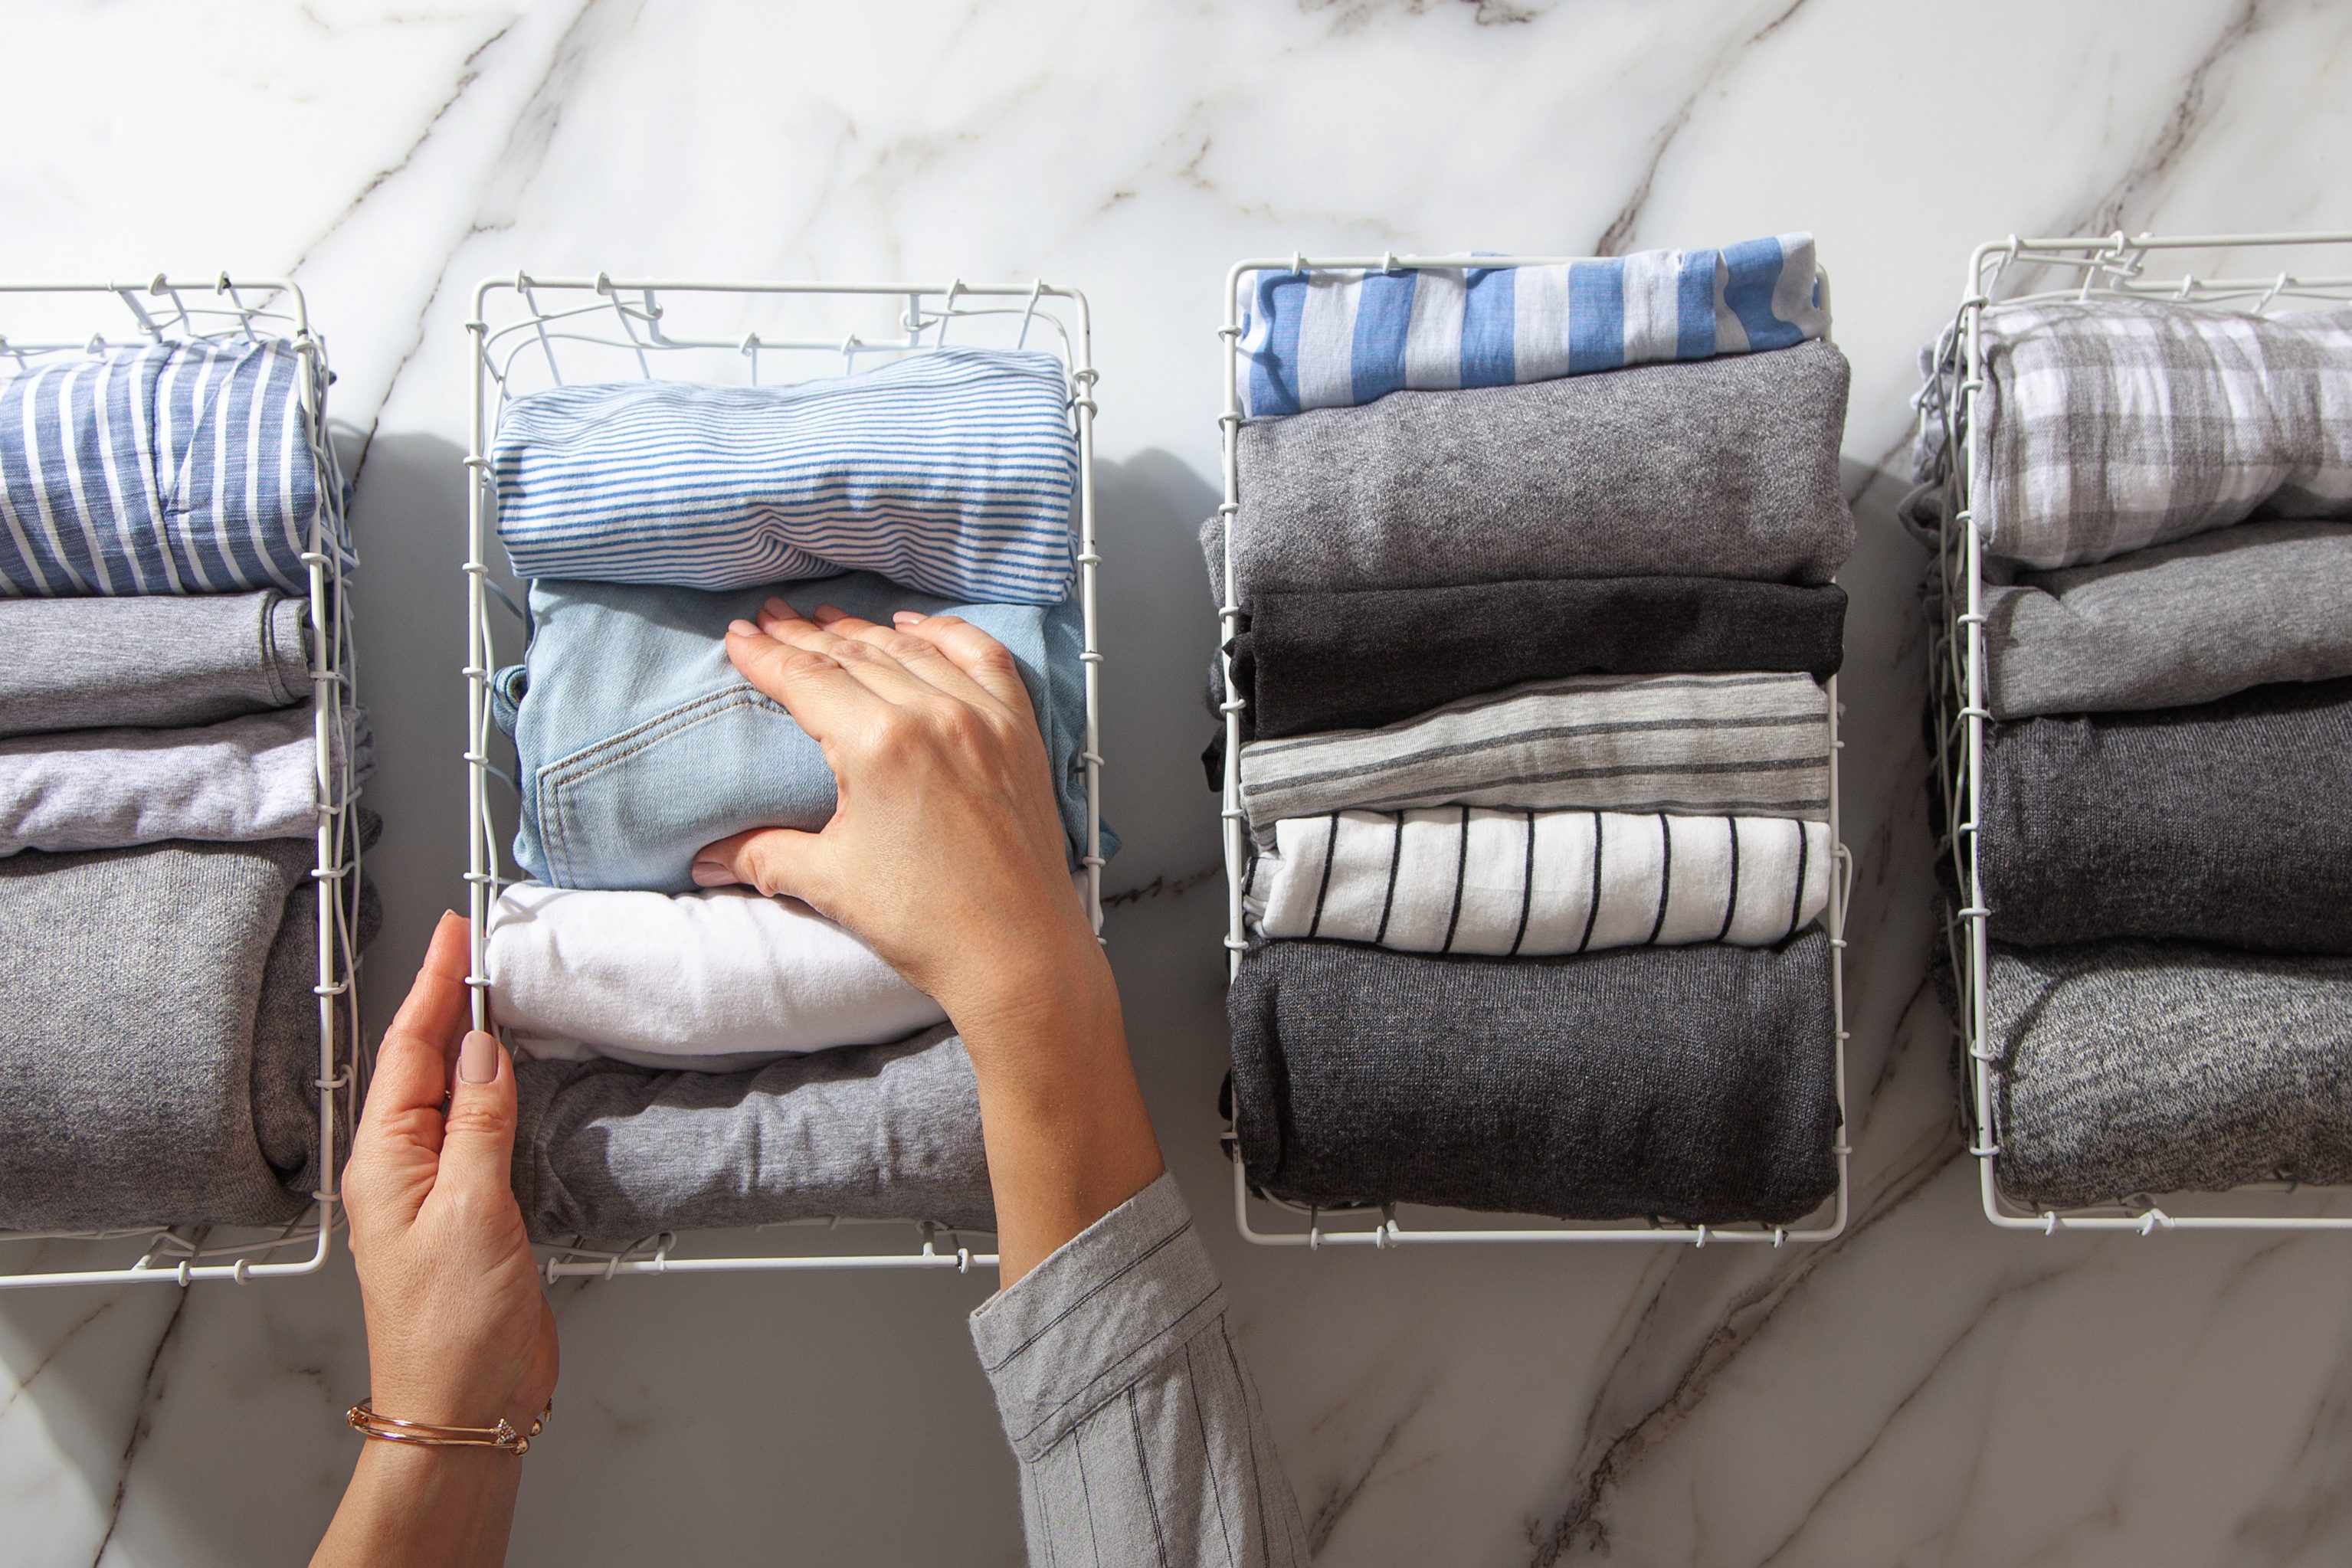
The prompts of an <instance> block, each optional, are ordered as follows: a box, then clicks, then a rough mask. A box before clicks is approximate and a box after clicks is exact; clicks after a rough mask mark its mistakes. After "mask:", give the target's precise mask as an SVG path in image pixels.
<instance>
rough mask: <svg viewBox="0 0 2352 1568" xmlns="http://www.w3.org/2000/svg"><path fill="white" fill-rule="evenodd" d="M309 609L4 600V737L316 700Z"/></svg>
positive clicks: (249, 600)
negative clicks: (312, 686) (312, 696)
mask: <svg viewBox="0 0 2352 1568" xmlns="http://www.w3.org/2000/svg"><path fill="white" fill-rule="evenodd" d="M0 649H5V650H7V657H6V658H5V659H0V737H5V736H11V735H33V734H37V733H39V732H41V731H44V730H58V729H115V728H139V729H151V728H180V727H185V726H188V725H197V724H210V723H212V722H213V721H214V720H215V719H223V718H234V717H236V716H237V715H238V714H244V713H258V712H261V711H262V710H263V709H266V708H276V707H290V706H293V705H295V704H296V703H302V704H308V703H309V702H310V601H309V600H307V599H289V598H286V597H284V596H283V595H281V594H280V593H278V591H277V590H275V589H265V590H264V591H261V592H259V593H205V594H193V593H192V594H186V595H179V596H174V595H168V594H127V595H122V596H120V597H116V598H104V597H94V598H84V599H0Z"/></svg>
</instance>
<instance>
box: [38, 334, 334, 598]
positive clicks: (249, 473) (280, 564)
mask: <svg viewBox="0 0 2352 1568" xmlns="http://www.w3.org/2000/svg"><path fill="white" fill-rule="evenodd" d="M303 373H304V371H303V361H302V356H301V355H300V354H299V353H298V352H297V351H296V350H294V349H292V348H291V347H289V345H287V344H285V343H282V342H278V341H274V340H273V341H261V342H253V341H240V342H185V343H153V344H150V345H148V346H147V347H145V348H142V349H126V350H120V351H118V352H115V353H110V354H107V355H104V356H101V357H98V358H91V359H81V360H74V361H67V362H61V363H58V364H53V365H42V366H37V368H35V369H32V370H29V371H26V372H25V373H23V374H21V375H18V376H16V377H15V378H13V379H11V380H8V381H5V382H0V593H7V594H11V595H39V596H43V597H55V598H63V597H69V596H78V595H82V594H93V593H232V592H243V591H248V590H252V589H258V588H278V589H283V590H284V591H287V592H289V593H307V592H309V591H310V569H309V568H308V567H307V566H305V565H304V564H303V561H302V552H303V551H304V550H306V549H310V534H311V528H312V527H313V526H314V525H315V524H317V523H319V522H320V521H321V520H322V513H321V501H322V497H323V495H324V488H323V486H322V482H321V479H320V472H319V463H318V459H317V456H316V455H315V454H314V453H313V451H312V450H311V445H310V422H309V418H308V416H307V415H306V414H305V413H304V412H303V408H302V399H301V378H302V375H303ZM330 548H332V549H340V545H339V544H332V543H331V546H330Z"/></svg>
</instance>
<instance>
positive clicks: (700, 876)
mask: <svg viewBox="0 0 2352 1568" xmlns="http://www.w3.org/2000/svg"><path fill="white" fill-rule="evenodd" d="M693 875H694V885H695V886H697V887H725V886H726V885H727V884H728V883H731V882H733V881H734V880H735V873H733V872H731V871H729V870H728V869H727V862H725V861H697V862H694V872H693Z"/></svg>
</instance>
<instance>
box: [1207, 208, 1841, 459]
mask: <svg viewBox="0 0 2352 1568" xmlns="http://www.w3.org/2000/svg"><path fill="white" fill-rule="evenodd" d="M1250 279H1251V287H1250V299H1249V302H1248V305H1247V307H1246V313H1245V315H1244V320H1243V323H1242V339H1241V350H1242V355H1243V363H1242V371H1243V374H1242V387H1241V392H1242V412H1243V413H1246V414H1248V415H1249V416H1250V417H1251V418H1253V419H1262V418H1265V416H1267V415H1269V414H1280V413H1304V412H1306V411H1307V409H1310V408H1348V407H1350V406H1352V405H1354V404H1357V403H1365V402H1371V401H1372V400H1373V399H1374V398H1378V397H1384V396H1386V395H1387V394H1388V393H1390V392H1395V391H1398V390H1399V389H1400V388H1407V387H1411V388H1417V389H1426V390H1429V391H1434V392H1451V391H1454V390H1455V389H1458V388H1462V387H1500V386H1509V385H1512V384H1513V383H1514V382H1548V381H1554V380H1557V379H1558V378H1559V377H1561V376H1577V375H1583V374H1585V373H1586V372H1588V371H1614V370H1620V369H1622V368H1623V367H1625V366H1627V365H1640V364H1649V363H1654V362H1655V361H1661V360H1705V359H1709V358H1712V357H1713V356H1715V355H1717V354H1743V353H1748V352H1752V351H1754V350H1760V349H1786V348H1790V347H1791V346H1793V345H1795V344H1798V343H1801V342H1803V341H1804V340H1807V339H1808V338H1818V337H1821V336H1822V335H1823V334H1824V333H1826V332H1827V331H1828V330H1829V313H1828V311H1826V310H1825V309H1823V308H1822V302H1821V280H1820V277H1819V275H1818V273H1817V272H1816V270H1815V268H1814V266H1813V236H1812V235H1809V234H1788V235H1779V236H1778V237H1776V238H1772V239H1755V240H1748V241H1747V242H1745V243H1743V244H1740V245H1734V246H1725V247H1724V248H1723V249H1721V250H1644V251H1637V252H1635V253H1634V254H1633V255H1632V256H1604V257H1601V258H1598V259H1596V260H1592V261H1570V262H1561V263H1559V264H1556V265H1554V266H1549V267H1472V268H1468V269H1466V270H1462V271H1445V270H1439V269H1429V270H1424V271H1399V272H1379V271H1364V270H1360V269H1338V270H1333V271H1328V272H1322V271H1318V272H1257V273H1253V274H1251V275H1250Z"/></svg>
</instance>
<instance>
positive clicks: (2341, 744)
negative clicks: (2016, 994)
mask: <svg viewBox="0 0 2352 1568" xmlns="http://www.w3.org/2000/svg"><path fill="white" fill-rule="evenodd" d="M1983 789H1984V793H1983V811H1984V817H1983V823H1982V826H1981V828H1980V830H1979V833H1978V836H1977V865H1978V872H1979V876H1980V877H1981V878H1982V881H1983V886H1984V895H1985V903H1986V904H1987V906H1988V907H1990V909H1991V911H1992V935H1993V936H1994V937H1996V938H1997V939H1999V940H2000V941H2003V942H2011V943H2021V944H2024V945H2026V946H2037V947H2038V946H2049V945H2051V944H2053V943H2061V942H2092V941H2099V940H2103V939H2105V938H2109V937H2126V936H2137V937H2144V938H2147V939H2150V940H2157V941H2163V940H2174V941H2183V942H2210V943H2215V944H2218V945H2219V946H2224V947H2246V948H2252V949H2255V950H2257V951H2263V952H2272V953H2352V893H2347V890H2352V810H2346V809H2345V802H2346V801H2347V800H2352V680H2343V681H2315V682H2309V683H2305V684H2303V685H2278V686H2260V687H2257V688H2256V689H2254V690H2253V691H2251V692H2241V693H2239V694H2238V695H2235V696H2231V697H2225V698H2223V699H2222V700H2221V701H2220V702H2215V703H2205V704H2202V705H2200V706H2197V707H2185V708H2163V709H2159V710H2158V711H2156V712H2153V713H2116V714H2086V715H2081V716H2073V717H2048V718H2029V719H2021V720H2018V721H2016V722H2013V723H2009V724H1996V725H1993V726H1990V727H1989V728H1988V730H1987V732H1986V736H1985V748H1984V786H1983Z"/></svg>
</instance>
